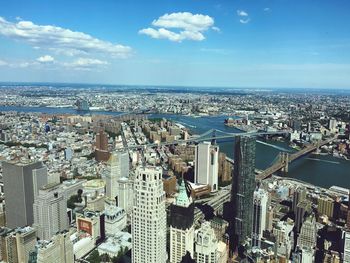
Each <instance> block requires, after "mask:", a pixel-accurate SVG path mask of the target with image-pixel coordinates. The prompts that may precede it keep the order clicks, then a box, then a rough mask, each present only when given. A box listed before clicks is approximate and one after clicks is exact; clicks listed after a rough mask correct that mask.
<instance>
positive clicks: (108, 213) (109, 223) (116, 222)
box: [104, 205, 126, 235]
mask: <svg viewBox="0 0 350 263" xmlns="http://www.w3.org/2000/svg"><path fill="white" fill-rule="evenodd" d="M104 214H105V228H106V234H107V235H114V234H116V233H118V232H120V231H122V230H123V229H124V228H126V213H125V210H124V209H123V208H120V207H118V206H115V205H106V208H105V210H104Z"/></svg>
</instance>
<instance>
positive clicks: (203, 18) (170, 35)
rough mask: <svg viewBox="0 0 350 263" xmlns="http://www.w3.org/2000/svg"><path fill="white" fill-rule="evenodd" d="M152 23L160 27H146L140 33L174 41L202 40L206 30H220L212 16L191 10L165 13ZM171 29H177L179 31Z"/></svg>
mask: <svg viewBox="0 0 350 263" xmlns="http://www.w3.org/2000/svg"><path fill="white" fill-rule="evenodd" d="M152 25H153V26H154V27H158V28H156V29H155V28H151V27H149V28H144V29H141V30H140V31H139V33H140V34H144V35H148V36H150V37H152V38H156V39H168V40H170V41H174V42H181V41H183V40H194V41H202V40H204V39H205V37H204V35H203V32H204V31H207V30H208V29H210V28H212V29H213V30H215V31H219V30H220V29H219V28H218V27H214V19H213V18H212V17H210V16H208V15H202V14H195V15H194V14H192V13H189V12H179V13H172V14H165V15H163V16H161V17H159V18H158V19H156V20H153V22H152ZM169 29H177V30H178V32H174V31H171V30H169Z"/></svg>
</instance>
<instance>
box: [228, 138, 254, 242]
mask: <svg viewBox="0 0 350 263" xmlns="http://www.w3.org/2000/svg"><path fill="white" fill-rule="evenodd" d="M234 160H235V165H234V170H233V180H232V193H231V202H232V208H233V218H232V221H231V222H230V223H231V224H233V231H234V233H233V236H232V237H231V239H232V238H233V240H232V241H233V249H236V248H237V247H238V246H239V245H240V244H242V243H244V242H245V241H246V239H247V238H248V237H249V238H250V237H251V234H252V230H253V227H252V222H253V197H254V190H255V185H256V184H255V138H254V137H251V136H239V137H236V138H235V155H234Z"/></svg>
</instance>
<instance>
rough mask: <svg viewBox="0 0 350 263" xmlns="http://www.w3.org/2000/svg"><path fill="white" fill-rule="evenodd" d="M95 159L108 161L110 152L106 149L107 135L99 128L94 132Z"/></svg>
mask: <svg viewBox="0 0 350 263" xmlns="http://www.w3.org/2000/svg"><path fill="white" fill-rule="evenodd" d="M95 147H96V151H95V159H96V161H105V162H106V161H108V159H109V156H110V153H109V151H108V137H107V133H106V132H104V131H103V129H101V130H100V131H99V132H98V133H97V134H96V143H95Z"/></svg>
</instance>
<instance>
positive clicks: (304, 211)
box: [295, 199, 312, 233]
mask: <svg viewBox="0 0 350 263" xmlns="http://www.w3.org/2000/svg"><path fill="white" fill-rule="evenodd" d="M311 205H312V204H311V202H310V201H309V200H307V199H305V200H303V201H301V202H300V203H299V204H298V205H297V213H296V215H295V231H296V232H297V233H299V232H300V228H301V225H302V224H303V222H304V220H305V217H306V216H307V215H308V214H310V212H311Z"/></svg>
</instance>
